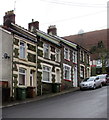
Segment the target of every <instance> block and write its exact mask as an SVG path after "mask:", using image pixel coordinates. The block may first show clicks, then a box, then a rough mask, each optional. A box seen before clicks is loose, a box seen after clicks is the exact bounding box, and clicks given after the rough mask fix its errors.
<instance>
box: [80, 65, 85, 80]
mask: <svg viewBox="0 0 109 120" xmlns="http://www.w3.org/2000/svg"><path fill="white" fill-rule="evenodd" d="M84 72H85V71H84V67H83V66H81V67H80V77H81V78H84V77H85V76H84Z"/></svg>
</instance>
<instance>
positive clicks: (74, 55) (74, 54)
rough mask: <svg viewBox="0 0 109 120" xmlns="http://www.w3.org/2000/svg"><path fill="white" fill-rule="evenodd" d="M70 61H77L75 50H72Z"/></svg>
mask: <svg viewBox="0 0 109 120" xmlns="http://www.w3.org/2000/svg"><path fill="white" fill-rule="evenodd" d="M72 61H73V62H74V63H77V54H76V52H75V51H73V52H72Z"/></svg>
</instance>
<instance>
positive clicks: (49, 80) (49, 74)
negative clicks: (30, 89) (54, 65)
mask: <svg viewBox="0 0 109 120" xmlns="http://www.w3.org/2000/svg"><path fill="white" fill-rule="evenodd" d="M44 67H48V68H49V70H47V69H46V70H44ZM44 72H46V73H48V76H49V78H48V80H45V79H44ZM42 82H47V83H51V67H50V66H47V65H43V67H42Z"/></svg>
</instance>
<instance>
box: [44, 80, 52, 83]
mask: <svg viewBox="0 0 109 120" xmlns="http://www.w3.org/2000/svg"><path fill="white" fill-rule="evenodd" d="M42 82H43V83H52V82H51V81H44V80H42Z"/></svg>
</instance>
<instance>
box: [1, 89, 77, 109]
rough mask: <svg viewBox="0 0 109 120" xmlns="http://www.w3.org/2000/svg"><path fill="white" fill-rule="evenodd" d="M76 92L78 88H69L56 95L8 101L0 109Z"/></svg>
mask: <svg viewBox="0 0 109 120" xmlns="http://www.w3.org/2000/svg"><path fill="white" fill-rule="evenodd" d="M78 90H79V87H76V88H71V89H68V90H64V91H61V92H58V93H50V94H46V95H41V96H36V97H34V98H26V99H25V100H15V101H9V102H5V103H3V104H2V106H0V108H5V107H11V106H15V105H19V104H26V103H29V102H34V101H39V100H42V99H46V98H50V97H55V96H58V95H63V94H66V93H70V92H75V91H78Z"/></svg>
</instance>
